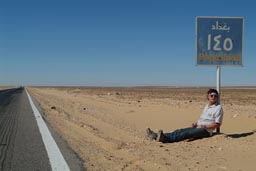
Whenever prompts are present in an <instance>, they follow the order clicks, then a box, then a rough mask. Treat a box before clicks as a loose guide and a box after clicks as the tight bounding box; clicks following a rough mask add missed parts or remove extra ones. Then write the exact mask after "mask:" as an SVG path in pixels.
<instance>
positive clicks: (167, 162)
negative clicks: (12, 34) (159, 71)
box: [29, 87, 256, 171]
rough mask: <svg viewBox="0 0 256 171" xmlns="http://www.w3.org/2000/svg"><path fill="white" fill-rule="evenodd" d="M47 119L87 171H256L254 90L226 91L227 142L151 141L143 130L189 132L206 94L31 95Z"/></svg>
mask: <svg viewBox="0 0 256 171" xmlns="http://www.w3.org/2000/svg"><path fill="white" fill-rule="evenodd" d="M29 91H30V93H31V94H32V96H33V97H34V98H35V99H36V100H37V101H38V102H39V104H40V106H41V107H42V109H43V110H44V112H45V118H46V119H47V120H48V121H49V123H50V124H51V125H52V126H53V127H54V129H56V131H57V132H58V133H59V134H60V135H62V136H63V138H64V139H66V141H67V142H68V144H69V145H70V146H71V148H72V149H73V150H74V151H75V152H76V153H77V154H78V155H79V156H80V157H81V158H82V159H83V160H84V165H85V167H86V168H87V169H88V170H89V171H99V170H111V171H115V170H127V171H137V170H138V171H142V170H146V171H155V170H161V171H165V170H170V171H197V170H202V171H203V170H212V171H221V170H231V171H253V170H255V168H256V163H255V161H256V133H255V134H254V133H253V130H255V129H256V107H255V105H256V88H252V87H251V88H250V87H249V88H224V89H223V90H222V95H221V96H222V98H221V103H222V105H223V109H224V121H223V126H222V128H221V132H222V133H223V134H219V135H215V136H213V137H211V138H205V139H200V140H195V141H184V142H178V143H169V144H162V143H159V142H154V141H149V140H148V139H147V138H146V136H145V135H146V133H145V129H146V128H147V127H150V128H152V129H153V130H157V129H163V130H164V132H169V131H172V130H174V129H177V128H183V127H188V126H190V125H191V123H192V122H195V121H196V120H197V119H198V117H199V116H200V114H201V112H202V110H203V108H204V106H205V104H206V102H207V101H206V91H207V89H206V88H166V87H144V88H142V87H138V88H93V87H91V88H89V87H87V88H82V87H80V88H79V87H73V88H72V87H70V88H68V87H58V88H57V87H30V88H29Z"/></svg>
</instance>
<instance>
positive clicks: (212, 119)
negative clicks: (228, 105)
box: [197, 103, 223, 133]
mask: <svg viewBox="0 0 256 171" xmlns="http://www.w3.org/2000/svg"><path fill="white" fill-rule="evenodd" d="M222 119H223V109H222V106H221V105H220V104H218V103H215V104H213V105H211V106H209V105H208V104H207V105H206V106H205V108H204V110H203V113H202V114H201V117H200V119H199V120H198V121H197V125H205V126H207V125H210V124H213V123H219V124H221V123H222ZM208 131H209V132H210V133H212V131H213V130H208Z"/></svg>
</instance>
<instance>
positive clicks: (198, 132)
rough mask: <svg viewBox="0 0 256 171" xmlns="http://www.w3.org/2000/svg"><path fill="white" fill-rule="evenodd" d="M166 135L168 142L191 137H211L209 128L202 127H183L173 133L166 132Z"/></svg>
mask: <svg viewBox="0 0 256 171" xmlns="http://www.w3.org/2000/svg"><path fill="white" fill-rule="evenodd" d="M164 136H165V140H167V142H178V141H183V140H186V139H191V138H194V139H199V138H204V137H209V136H210V133H209V132H208V131H207V130H205V129H200V128H183V129H178V130H175V131H174V132H171V133H165V134H164Z"/></svg>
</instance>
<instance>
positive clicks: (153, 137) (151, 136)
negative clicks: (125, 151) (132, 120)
mask: <svg viewBox="0 0 256 171" xmlns="http://www.w3.org/2000/svg"><path fill="white" fill-rule="evenodd" d="M146 133H147V137H148V138H149V139H150V140H156V138H157V133H155V132H154V131H152V130H151V129H150V128H147V129H146Z"/></svg>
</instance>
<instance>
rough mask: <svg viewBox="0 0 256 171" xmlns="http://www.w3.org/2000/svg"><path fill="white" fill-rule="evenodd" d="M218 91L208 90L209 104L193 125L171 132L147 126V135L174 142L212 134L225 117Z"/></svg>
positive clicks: (150, 137)
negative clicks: (154, 129) (155, 129)
mask: <svg viewBox="0 0 256 171" xmlns="http://www.w3.org/2000/svg"><path fill="white" fill-rule="evenodd" d="M218 97H219V95H218V91H217V90H215V89H209V90H208V92H207V99H208V104H207V105H206V106H205V108H204V110H203V113H202V114H201V117H200V119H199V120H198V121H197V122H196V123H193V124H192V127H188V128H183V129H178V130H175V131H173V132H170V133H165V134H164V133H163V130H159V131H158V133H155V132H153V131H152V130H151V129H150V128H147V130H146V132H147V136H148V137H149V139H151V140H156V141H159V142H163V143H172V142H178V141H183V140H186V139H198V138H204V137H210V136H212V132H213V130H214V129H216V128H219V127H220V126H221V123H222V119H223V109H222V107H221V105H220V104H219V103H218Z"/></svg>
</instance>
